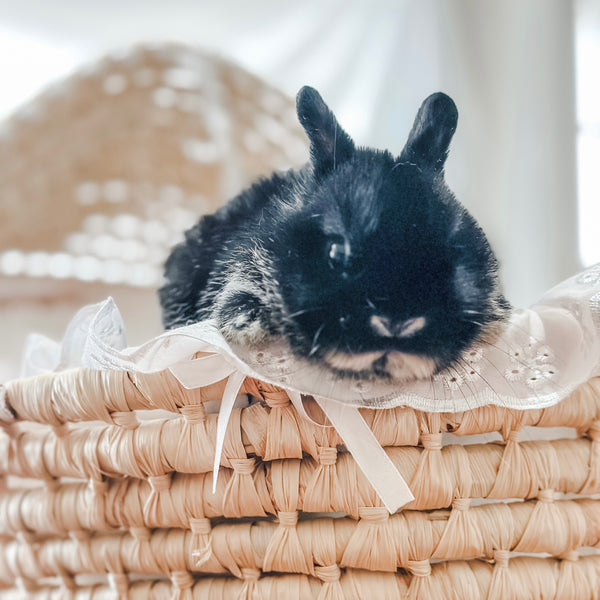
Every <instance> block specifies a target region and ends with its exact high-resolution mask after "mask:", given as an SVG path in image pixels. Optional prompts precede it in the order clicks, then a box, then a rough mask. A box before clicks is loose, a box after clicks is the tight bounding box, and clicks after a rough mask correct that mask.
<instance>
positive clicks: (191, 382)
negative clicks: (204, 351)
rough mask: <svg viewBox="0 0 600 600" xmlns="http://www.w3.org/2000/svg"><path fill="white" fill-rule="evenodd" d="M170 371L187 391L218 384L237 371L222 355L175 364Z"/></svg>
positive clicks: (212, 355)
mask: <svg viewBox="0 0 600 600" xmlns="http://www.w3.org/2000/svg"><path fill="white" fill-rule="evenodd" d="M169 370H170V371H171V373H173V375H174V376H175V377H176V378H177V380H178V381H179V383H181V385H182V386H183V387H184V388H185V389H187V390H193V389H195V388H198V387H205V386H208V385H212V384H213V383H217V381H221V380H223V379H225V378H226V377H229V376H230V375H231V374H232V373H233V372H234V371H235V370H236V369H235V367H233V366H232V365H230V364H229V363H228V362H227V361H226V360H225V359H224V358H223V356H222V355H221V354H211V355H210V356H203V357H201V358H195V359H192V360H183V361H181V362H178V363H175V364H174V365H171V366H170V367H169Z"/></svg>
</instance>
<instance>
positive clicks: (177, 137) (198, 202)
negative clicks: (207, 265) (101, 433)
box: [0, 44, 308, 379]
mask: <svg viewBox="0 0 600 600" xmlns="http://www.w3.org/2000/svg"><path fill="white" fill-rule="evenodd" d="M307 158H308V144H307V141H306V137H305V135H304V132H303V130H302V128H301V127H300V125H299V124H298V120H297V117H296V112H295V104H294V100H293V98H289V97H288V96H286V95H285V94H282V93H281V92H280V91H278V90H276V89H275V88H273V87H272V86H270V85H269V84H267V83H266V82H264V81H262V80H261V79H259V78H257V77H255V76H253V75H252V74H250V73H248V72H247V71H246V70H245V69H242V68H240V67H238V66H236V65H234V64H232V63H230V62H228V61H226V60H224V59H222V58H219V57H218V56H214V55H211V54H208V53H206V52H203V51H201V50H198V49H194V48H190V47H185V46H178V45H165V44H157V45H155V46H143V47H139V48H133V49H131V50H129V51H127V52H121V53H118V54H114V55H112V56H110V57H107V58H105V59H103V60H99V61H97V62H95V63H93V64H91V65H89V66H88V67H86V68H84V69H82V70H79V71H77V72H76V73H74V74H73V75H72V76H71V77H68V78H66V79H65V80H62V81H60V82H57V83H56V84H55V86H53V87H52V88H51V89H48V90H46V91H45V92H44V93H42V94H41V95H40V96H39V97H38V98H36V99H35V100H33V101H32V102H30V103H28V104H26V105H25V106H24V107H23V108H22V109H21V110H19V111H18V112H17V113H16V114H15V115H13V116H12V117H11V118H10V119H9V120H8V121H6V122H4V123H2V125H1V127H0V311H1V315H2V320H3V327H2V335H3V340H4V341H3V343H2V345H0V379H5V378H7V377H15V376H17V375H18V372H19V371H18V366H19V362H20V355H21V349H22V347H23V343H24V338H25V335H26V334H27V333H29V332H31V331H32V330H35V331H40V332H42V333H45V334H46V335H49V336H51V337H58V336H60V335H62V333H63V331H64V329H65V327H66V325H67V323H68V321H69V320H70V317H71V316H72V315H73V314H74V313H75V311H76V310H77V309H78V308H79V307H80V306H82V305H84V304H89V303H92V302H98V301H100V300H103V299H104V298H106V297H107V296H109V295H110V296H113V297H114V298H115V300H116V301H117V303H118V305H119V308H120V310H121V311H122V312H123V316H124V318H125V321H126V323H127V331H128V335H129V336H130V338H129V343H130V344H138V343H141V342H143V341H146V340H147V339H149V338H151V337H153V336H155V335H158V333H159V332H160V330H161V325H160V314H159V306H158V302H157V300H156V292H155V290H156V287H157V286H158V285H159V282H160V278H161V275H162V265H163V263H164V261H165V259H166V257H167V256H168V253H169V249H170V247H171V246H172V245H173V244H174V243H175V242H177V241H179V240H180V238H182V234H183V231H184V230H185V229H188V228H190V227H191V226H192V225H193V224H194V223H195V222H196V221H197V220H198V217H199V216H200V215H201V214H203V213H207V212H212V211H214V210H215V209H216V208H217V207H219V206H220V205H222V204H223V203H224V202H225V201H227V200H228V199H229V198H231V197H232V196H233V195H234V194H236V193H237V192H239V191H240V190H241V189H242V188H244V187H245V186H247V185H248V184H249V183H250V182H251V181H253V180H254V179H255V178H256V177H257V176H259V175H265V174H268V173H271V172H272V171H274V170H277V169H285V168H289V167H291V166H298V165H300V164H302V163H304V162H305V161H306V160H307Z"/></svg>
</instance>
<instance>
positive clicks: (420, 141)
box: [400, 92, 458, 174]
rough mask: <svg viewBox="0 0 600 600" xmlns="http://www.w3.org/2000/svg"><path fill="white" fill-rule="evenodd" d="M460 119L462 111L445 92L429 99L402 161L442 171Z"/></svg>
mask: <svg viewBox="0 0 600 600" xmlns="http://www.w3.org/2000/svg"><path fill="white" fill-rule="evenodd" d="M457 121H458V110H457V109H456V105H455V104H454V101H453V100H452V98H450V97H449V96H446V94H442V93H441V92H438V93H436V94H432V95H431V96H429V97H428V98H426V99H425V101H424V102H423V104H422V105H421V108H420V109H419V112H418V113H417V116H416V118H415V122H414V123H413V126H412V129H411V131H410V134H409V136H408V140H407V142H406V146H405V147H404V150H402V154H401V155H400V160H401V161H406V162H412V163H415V164H416V165H418V166H419V167H422V168H425V169H430V170H433V171H434V173H436V174H437V173H441V172H442V171H443V169H444V163H445V162H446V157H447V155H448V147H449V146H450V140H452V136H453V135H454V131H455V130H456V123H457Z"/></svg>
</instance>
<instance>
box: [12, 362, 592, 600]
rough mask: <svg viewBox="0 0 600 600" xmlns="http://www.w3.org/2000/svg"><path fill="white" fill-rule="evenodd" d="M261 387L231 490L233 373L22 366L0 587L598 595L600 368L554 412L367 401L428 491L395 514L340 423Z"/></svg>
mask: <svg viewBox="0 0 600 600" xmlns="http://www.w3.org/2000/svg"><path fill="white" fill-rule="evenodd" d="M244 386H245V391H246V392H247V393H248V394H249V397H251V398H253V401H252V402H249V403H248V405H247V406H246V407H244V408H241V409H234V411H233V414H232V418H231V420H230V423H229V426H228V429H227V436H226V440H225V445H224V451H223V455H222V459H221V471H220V474H219V479H218V483H217V487H216V492H215V493H214V494H213V492H212V477H213V475H212V462H213V458H214V448H215V438H216V429H217V424H216V422H217V416H216V414H212V413H211V412H210V411H209V410H208V409H210V407H211V405H213V404H214V401H215V400H216V401H218V400H219V399H220V395H221V394H222V392H223V384H216V385H213V386H210V387H207V388H199V389H196V390H186V389H184V388H182V387H181V386H180V385H179V383H178V382H177V380H176V379H174V378H173V376H172V375H170V374H169V373H168V372H161V373H156V374H149V375H141V374H138V373H136V374H134V373H127V372H122V371H91V370H85V369H77V370H72V371H65V372H62V373H58V374H50V375H41V376H38V377H35V378H32V379H26V380H16V381H13V382H10V383H8V384H6V386H5V387H4V388H3V392H2V394H1V396H2V402H1V403H0V419H1V422H2V423H3V425H4V430H3V433H2V435H1V436H0V471H1V476H2V479H1V482H2V484H3V485H2V492H1V494H0V586H1V587H2V589H0V598H17V597H19V595H18V593H17V591H19V593H20V594H21V595H22V597H25V598H34V599H35V598H44V599H46V598H48V599H49V598H52V599H54V598H76V599H79V598H90V599H91V598H93V599H103V598H119V599H121V598H122V599H125V598H129V599H131V600H133V599H137V598H156V599H162V598H164V599H173V600H175V599H179V600H190V599H192V598H195V599H200V598H202V599H210V600H212V599H214V600H217V599H230V598H232V599H238V598H239V599H248V600H250V599H252V600H257V599H283V598H285V599H286V600H287V599H292V600H293V599H302V600H304V599H318V600H343V599H348V600H350V599H357V598H358V599H363V598H364V599H371V598H373V599H415V600H417V599H418V600H439V599H448V600H450V599H452V600H471V599H472V600H479V599H481V600H484V599H485V600H519V599H534V598H535V599H540V600H541V599H544V600H546V599H556V600H558V599H561V600H567V599H571V600H572V599H577V600H579V599H590V600H592V599H597V598H598V597H599V593H600V592H599V590H600V555H599V554H597V553H596V550H595V548H596V547H597V546H598V545H600V500H598V496H597V494H599V493H600V379H594V380H591V381H589V382H588V383H587V384H586V385H584V386H582V387H581V388H580V389H579V390H578V391H577V392H576V393H574V394H573V395H571V396H570V397H569V398H567V399H565V400H563V401H562V402H561V403H559V404H557V405H556V406H553V407H551V408H546V409H540V410H528V411H516V410H508V409H504V408H502V407H498V406H486V407H483V408H479V409H475V410H473V411H469V412H463V413H455V414H452V413H423V412H419V411H416V410H413V409H408V408H401V407H400V408H396V409H390V410H380V411H375V410H366V409H365V410H363V411H361V412H362V414H363V416H364V418H365V420H366V421H367V423H368V424H369V426H370V427H371V429H372V430H373V432H374V434H375V436H376V437H377V439H378V440H379V442H380V443H381V444H382V446H384V448H385V449H386V452H387V453H388V455H389V456H390V458H391V459H392V461H393V462H394V464H395V465H396V466H397V468H398V469H399V471H400V473H401V474H402V476H403V477H404V479H405V480H406V481H407V482H409V484H410V487H411V489H412V491H413V494H414V496H415V500H414V502H412V503H411V504H409V505H407V506H406V507H404V508H403V509H402V510H401V511H400V512H398V513H397V514H395V515H391V516H390V515H389V514H388V512H387V510H386V509H385V508H383V506H382V504H381V502H380V500H379V499H378V497H377V495H376V494H375V492H374V491H373V489H372V488H371V486H370V484H369V483H368V481H367V479H366V478H365V476H364V475H363V474H362V473H361V472H360V470H359V469H358V468H357V466H356V464H355V462H354V460H353V458H352V456H351V455H350V454H348V453H347V452H346V451H345V449H344V447H343V446H342V442H341V439H340V438H339V436H338V434H337V433H336V432H335V430H333V429H332V428H326V427H322V426H319V425H316V424H314V423H312V422H310V421H307V420H306V419H305V418H302V417H301V416H299V415H298V413H297V412H296V410H295V408H294V407H293V406H292V405H291V404H290V402H289V399H288V397H287V394H286V393H285V392H284V391H282V390H280V389H278V388H275V387H273V386H270V385H266V384H263V383H261V382H259V381H256V380H252V379H246V381H245V384H244ZM308 409H309V412H310V414H311V415H312V416H314V417H315V419H317V420H318V419H319V415H318V414H317V412H318V409H316V408H315V406H313V405H311V404H310V401H309V403H308ZM557 428H560V429H557ZM532 432H533V434H534V436H535V437H537V438H544V439H536V440H532V441H523V438H525V437H532ZM479 434H491V437H492V438H494V441H489V437H490V436H489V435H488V436H487V437H486V439H487V440H488V441H487V442H485V443H484V442H482V436H481V435H479ZM473 436H476V437H473ZM315 513H318V514H315ZM328 513H329V514H328Z"/></svg>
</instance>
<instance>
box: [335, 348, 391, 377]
mask: <svg viewBox="0 0 600 600" xmlns="http://www.w3.org/2000/svg"><path fill="white" fill-rule="evenodd" d="M383 354H384V353H383V352H362V353H359V354H347V353H346V352H329V353H327V354H326V355H325V356H324V357H323V358H324V360H325V362H326V363H327V364H328V365H329V366H330V367H333V368H334V369H338V370H339V371H356V372H357V373H358V372H360V371H366V370H368V369H370V368H371V367H372V366H373V363H374V362H375V361H376V360H378V359H380V358H381V357H382V356H383Z"/></svg>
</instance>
